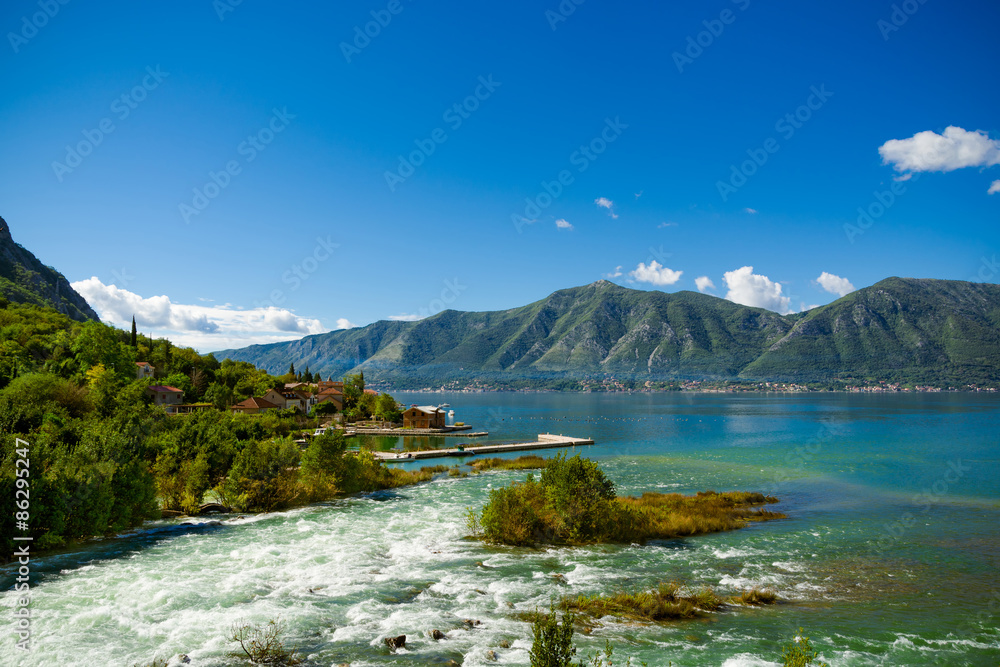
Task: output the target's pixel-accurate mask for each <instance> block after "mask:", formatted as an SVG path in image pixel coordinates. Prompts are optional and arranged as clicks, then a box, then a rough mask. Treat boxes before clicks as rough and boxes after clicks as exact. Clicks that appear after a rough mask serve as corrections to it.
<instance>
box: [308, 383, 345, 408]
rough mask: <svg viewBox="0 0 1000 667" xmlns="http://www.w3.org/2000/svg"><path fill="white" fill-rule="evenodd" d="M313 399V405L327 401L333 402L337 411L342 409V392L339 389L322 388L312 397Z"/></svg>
mask: <svg viewBox="0 0 1000 667" xmlns="http://www.w3.org/2000/svg"><path fill="white" fill-rule="evenodd" d="M313 400H314V401H315V403H314V405H319V404H320V403H327V402H330V403H333V404H334V405H336V406H337V412H340V411H341V410H343V409H344V392H342V391H341V390H339V389H333V388H330V389H323V390H322V391H320V392H319V393H318V394H316V395H315V396H314V397H313Z"/></svg>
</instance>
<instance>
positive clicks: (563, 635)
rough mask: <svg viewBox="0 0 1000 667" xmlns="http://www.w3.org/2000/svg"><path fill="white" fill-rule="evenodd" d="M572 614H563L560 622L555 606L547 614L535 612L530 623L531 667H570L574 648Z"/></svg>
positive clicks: (574, 651) (574, 652)
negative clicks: (534, 617) (534, 616)
mask: <svg viewBox="0 0 1000 667" xmlns="http://www.w3.org/2000/svg"><path fill="white" fill-rule="evenodd" d="M573 620H574V617H573V614H572V613H566V614H564V615H563V619H562V623H560V622H559V617H558V615H557V614H556V610H555V607H551V608H550V609H549V613H548V614H536V619H535V620H534V621H533V622H532V624H531V634H532V637H533V639H532V642H531V650H530V651H529V652H528V656H529V658H530V659H531V667H570V666H571V665H572V664H573V663H572V662H571V661H572V659H573V656H574V655H576V648H575V647H574V646H573Z"/></svg>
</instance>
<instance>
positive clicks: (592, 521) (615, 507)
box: [469, 454, 785, 546]
mask: <svg viewBox="0 0 1000 667" xmlns="http://www.w3.org/2000/svg"><path fill="white" fill-rule="evenodd" d="M773 502H777V499H775V498H772V497H769V496H765V495H763V494H761V493H747V492H726V493H716V492H714V491H706V492H702V493H699V494H697V495H695V496H682V495H680V494H676V493H674V494H662V493H645V494H643V495H642V496H639V497H629V498H620V497H618V496H617V495H616V493H615V484H614V482H612V481H611V480H610V479H608V478H607V477H606V476H605V475H604V472H603V471H602V470H601V469H600V467H598V465H597V464H596V463H595V462H593V461H590V460H588V459H584V458H581V457H580V456H579V455H577V456H574V457H573V458H567V457H566V456H565V454H560V455H559V456H556V457H555V458H552V459H549V460H548V462H547V464H546V466H545V468H544V469H543V470H542V474H541V478H540V479H539V480H537V481H536V479H535V478H534V476H533V475H528V479H527V480H526V481H525V482H523V483H516V482H515V483H513V484H511V485H510V486H506V487H500V488H497V489H492V490H491V491H490V497H489V500H488V502H487V503H486V505H485V506H484V507H483V509H482V512H481V513H480V514H478V515H477V514H476V513H475V512H474V511H472V510H470V517H469V526H470V528H471V530H472V532H473V534H475V535H479V536H481V537H482V538H483V539H484V540H486V541H487V542H490V543H493V544H506V545H509V546H534V545H536V544H540V543H542V544H590V543H599V542H611V543H625V544H629V543H633V542H639V543H642V542H645V541H647V540H651V539H670V538H675V537H685V536H689V535H699V534H703V533H713V532H718V531H723V530H734V529H737V528H742V527H743V526H745V525H747V523H749V522H751V521H767V520H770V519H778V518H784V516H785V515H783V514H780V513H777V512H769V511H767V510H763V509H759V508H758V507H757V506H759V505H763V504H766V503H773Z"/></svg>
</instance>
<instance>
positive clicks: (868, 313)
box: [217, 278, 1000, 387]
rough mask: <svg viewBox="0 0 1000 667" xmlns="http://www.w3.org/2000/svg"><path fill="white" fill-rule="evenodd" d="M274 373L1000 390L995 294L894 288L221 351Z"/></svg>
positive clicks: (543, 315)
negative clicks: (949, 385) (796, 305)
mask: <svg viewBox="0 0 1000 667" xmlns="http://www.w3.org/2000/svg"><path fill="white" fill-rule="evenodd" d="M217 356H218V357H219V358H224V357H227V356H228V357H230V358H232V359H237V360H242V361H249V362H252V363H254V364H256V365H258V366H259V367H261V368H263V369H266V370H268V371H270V372H272V373H281V372H284V371H285V370H286V369H287V368H288V366H289V364H290V363H294V364H295V366H296V368H300V369H304V368H306V367H307V366H308V367H309V368H310V369H311V370H313V371H319V372H320V373H322V374H323V375H324V376H327V375H333V376H341V375H343V374H344V373H346V372H349V371H354V372H357V371H358V370H363V371H364V373H365V377H366V379H368V380H369V381H371V380H375V381H381V382H387V383H392V384H393V385H395V386H399V387H405V386H429V385H435V384H440V383H442V382H445V381H448V380H469V379H472V378H479V379H487V380H490V379H495V380H501V381H523V382H527V383H529V384H530V383H532V382H538V383H541V382H548V383H551V381H553V380H557V379H559V378H572V379H580V378H583V377H587V376H603V375H614V376H615V377H617V378H621V379H633V380H635V379H638V380H669V379H709V380H718V379H745V380H764V379H769V380H770V379H774V380H792V381H827V380H833V379H843V380H850V379H855V380H890V381H905V382H921V383H923V382H926V383H932V382H934V383H940V382H961V383H963V384H964V383H968V382H995V381H997V380H998V379H1000V286H997V285H993V284H979V283H966V282H958V281H945V280H916V279H903V278H889V279H887V280H884V281H882V282H880V283H878V284H876V285H873V286H871V287H867V288H864V289H861V290H858V291H856V292H854V293H852V294H849V295H847V296H845V297H843V298H841V299H838V300H837V301H835V302H833V303H831V304H828V305H826V306H823V307H821V308H815V309H813V310H811V311H808V312H806V313H800V314H796V315H787V316H782V315H778V314H777V313H773V312H771V311H767V310H763V309H760V308H749V307H746V306H740V305H738V304H735V303H732V302H730V301H726V300H725V299H720V298H717V297H714V296H709V295H705V294H698V293H694V292H677V293H674V294H666V293H663V292H655V291H653V292H646V291H638V290H632V289H627V288H624V287H620V286H618V285H615V284H613V283H610V282H607V281H603V280H602V281H599V282H596V283H594V284H592V285H586V286H584V287H576V288H572V289H565V290H560V291H558V292H555V293H554V294H552V295H550V296H548V297H547V298H545V299H542V300H541V301H537V302H535V303H532V304H529V305H527V306H523V307H521V308H514V309H511V310H505V311H497V312H481V313H465V312H457V311H450V310H449V311H445V312H442V313H439V314H437V315H434V316H433V317H429V318H427V319H424V320H421V321H419V322H385V321H383V322H376V323H374V324H371V325H369V326H366V327H361V328H357V329H350V330H346V331H333V332H330V333H326V334H321V335H316V336H308V337H306V338H303V339H302V340H298V341H293V342H288V343H275V344H271V345H255V346H252V347H248V348H244V349H241V350H225V351H222V352H219V353H218V354H217Z"/></svg>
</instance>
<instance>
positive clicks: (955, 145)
mask: <svg viewBox="0 0 1000 667" xmlns="http://www.w3.org/2000/svg"><path fill="white" fill-rule="evenodd" d="M878 152H879V155H881V156H882V163H883V164H891V165H892V166H893V168H894V169H895V170H896V171H899V172H907V171H954V170H955V169H961V168H963V167H991V166H993V165H995V164H1000V141H997V140H993V139H990V138H989V135H987V134H986V132H983V131H982V130H976V131H975V132H969V131H968V130H963V129H962V128H960V127H955V126H953V125H951V126H949V127H947V128H945V131H944V133H943V134H937V133H935V132H932V131H930V130H927V131H925V132H917V133H916V134H915V135H913V136H912V137H910V138H909V139H891V140H889V141H887V142H885V143H884V144H882V145H881V146H879V149H878Z"/></svg>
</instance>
